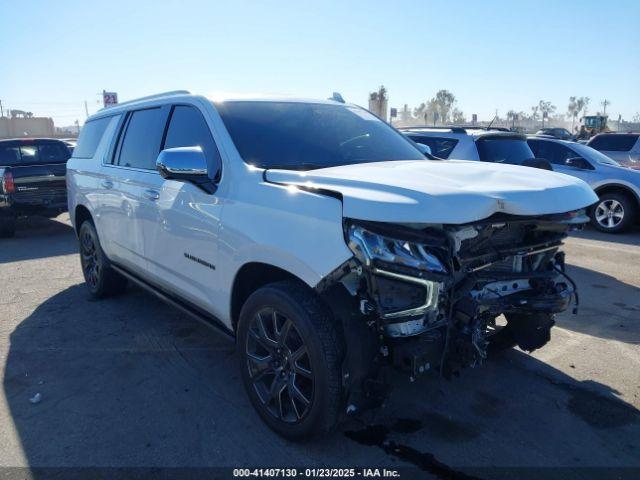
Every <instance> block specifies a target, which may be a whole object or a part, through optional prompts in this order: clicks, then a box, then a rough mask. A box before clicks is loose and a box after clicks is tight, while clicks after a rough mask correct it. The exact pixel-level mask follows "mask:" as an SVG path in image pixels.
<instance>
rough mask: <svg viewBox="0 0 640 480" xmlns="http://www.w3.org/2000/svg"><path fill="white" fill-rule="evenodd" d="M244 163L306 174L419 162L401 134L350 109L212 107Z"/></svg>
mask: <svg viewBox="0 0 640 480" xmlns="http://www.w3.org/2000/svg"><path fill="white" fill-rule="evenodd" d="M216 107H217V108H218V111H219V112H220V115H221V116H222V120H223V121H224V124H225V126H226V127H227V130H228V131H229V134H230V135H231V138H232V139H233V143H234V144H235V146H236V148H237V149H238V152H240V155H241V156H242V158H243V160H244V161H245V162H246V163H248V164H250V165H254V166H256V167H260V168H282V169H294V170H311V169H315V168H325V167H333V166H338V165H350V164H354V163H366V162H382V161H389V160H423V161H426V160H425V158H424V155H422V153H420V151H419V150H418V149H417V148H416V147H415V146H414V145H413V144H412V143H411V142H410V140H408V139H406V138H405V137H404V136H403V135H402V134H400V133H398V132H396V131H395V130H394V129H393V128H391V127H390V126H389V125H387V124H386V123H384V122H383V121H381V120H380V119H378V118H377V117H375V116H374V115H372V114H371V113H369V112H368V111H366V110H364V109H362V108H359V107H353V106H349V105H332V104H317V103H297V102H260V101H230V102H220V103H216Z"/></svg>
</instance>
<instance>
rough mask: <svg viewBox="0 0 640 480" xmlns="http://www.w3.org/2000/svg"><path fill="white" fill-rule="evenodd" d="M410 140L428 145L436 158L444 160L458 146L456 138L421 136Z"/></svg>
mask: <svg viewBox="0 0 640 480" xmlns="http://www.w3.org/2000/svg"><path fill="white" fill-rule="evenodd" d="M410 138H411V140H413V141H414V142H416V143H421V144H423V145H427V146H428V147H429V148H430V149H431V153H432V154H433V155H434V156H436V157H438V158H444V159H447V158H449V155H451V152H452V151H453V149H454V148H455V147H456V145H457V144H458V140H456V139H454V138H441V137H423V136H419V135H416V136H412V137H410Z"/></svg>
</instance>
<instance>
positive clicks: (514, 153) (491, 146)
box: [476, 137, 535, 165]
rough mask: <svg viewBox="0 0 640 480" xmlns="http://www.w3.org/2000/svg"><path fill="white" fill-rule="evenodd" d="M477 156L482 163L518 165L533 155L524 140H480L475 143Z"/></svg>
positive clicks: (496, 138) (507, 138)
mask: <svg viewBox="0 0 640 480" xmlns="http://www.w3.org/2000/svg"><path fill="white" fill-rule="evenodd" d="M476 145H477V146H478V154H479V155H480V160H482V161H483V162H495V163H511V164H514V165H520V164H521V163H522V162H523V161H524V160H529V159H531V158H533V157H534V156H535V155H534V154H533V152H532V151H531V149H530V148H529V145H528V144H527V142H526V140H524V139H519V138H509V137H506V138H500V137H494V138H480V139H478V140H477V141H476Z"/></svg>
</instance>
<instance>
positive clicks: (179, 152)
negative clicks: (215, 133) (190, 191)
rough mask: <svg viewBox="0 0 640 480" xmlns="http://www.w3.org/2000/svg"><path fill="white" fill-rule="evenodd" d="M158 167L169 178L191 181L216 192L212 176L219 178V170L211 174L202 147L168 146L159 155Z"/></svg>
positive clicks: (209, 191) (207, 190) (164, 176)
mask: <svg viewBox="0 0 640 480" xmlns="http://www.w3.org/2000/svg"><path fill="white" fill-rule="evenodd" d="M156 168H157V170H158V172H160V175H162V177H163V178H166V179H167V180H179V181H183V182H190V183H193V184H194V185H196V186H198V187H200V188H202V189H203V190H205V191H206V192H208V193H213V192H215V184H214V182H213V181H212V180H211V178H217V173H218V172H212V174H211V177H210V176H209V171H208V167H207V158H206V157H205V155H204V153H203V152H202V149H201V148H200V147H176V148H167V149H166V150H163V151H161V152H160V154H159V155H158V159H157V160H156Z"/></svg>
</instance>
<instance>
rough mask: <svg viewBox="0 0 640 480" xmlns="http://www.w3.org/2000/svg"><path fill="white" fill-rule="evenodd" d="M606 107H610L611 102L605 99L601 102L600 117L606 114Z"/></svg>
mask: <svg viewBox="0 0 640 480" xmlns="http://www.w3.org/2000/svg"><path fill="white" fill-rule="evenodd" d="M607 105H611V102H610V101H609V100H607V99H605V100H604V101H603V102H602V107H603V110H602V115H606V114H607Z"/></svg>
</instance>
